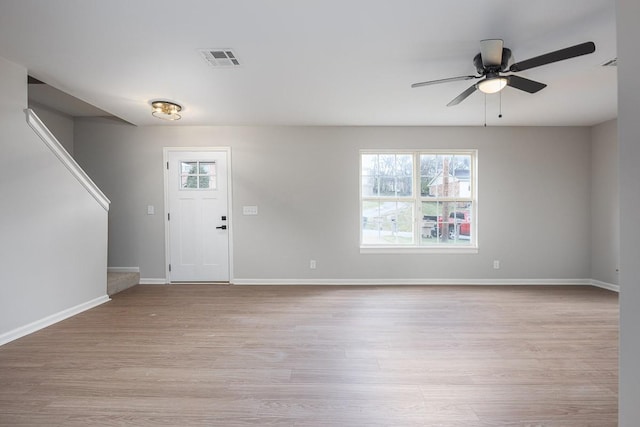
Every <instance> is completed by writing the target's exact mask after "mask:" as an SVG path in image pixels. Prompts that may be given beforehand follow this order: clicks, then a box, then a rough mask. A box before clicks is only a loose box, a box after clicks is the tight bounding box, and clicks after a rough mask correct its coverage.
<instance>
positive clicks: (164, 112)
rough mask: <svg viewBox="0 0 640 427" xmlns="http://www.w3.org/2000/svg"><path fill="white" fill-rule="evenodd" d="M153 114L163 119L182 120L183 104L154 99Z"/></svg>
mask: <svg viewBox="0 0 640 427" xmlns="http://www.w3.org/2000/svg"><path fill="white" fill-rule="evenodd" d="M151 108H152V111H151V114H152V115H153V117H157V118H159V119H162V120H180V118H181V117H182V116H181V115H180V114H179V113H180V111H182V106H181V105H178V104H176V103H175V102H171V101H153V102H152V103H151Z"/></svg>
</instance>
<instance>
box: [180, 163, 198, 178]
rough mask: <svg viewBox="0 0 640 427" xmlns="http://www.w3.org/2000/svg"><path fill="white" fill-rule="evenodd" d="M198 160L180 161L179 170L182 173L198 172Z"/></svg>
mask: <svg viewBox="0 0 640 427" xmlns="http://www.w3.org/2000/svg"><path fill="white" fill-rule="evenodd" d="M197 165H198V162H180V171H181V172H182V173H181V174H182V175H187V174H194V175H195V174H196V173H198V166H197Z"/></svg>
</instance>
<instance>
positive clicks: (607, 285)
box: [591, 279, 620, 292]
mask: <svg viewBox="0 0 640 427" xmlns="http://www.w3.org/2000/svg"><path fill="white" fill-rule="evenodd" d="M591 286H595V287H597V288H602V289H607V290H609V291H614V292H620V285H614V284H613V283H607V282H601V281H600V280H593V279H592V280H591Z"/></svg>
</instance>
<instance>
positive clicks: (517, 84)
mask: <svg viewBox="0 0 640 427" xmlns="http://www.w3.org/2000/svg"><path fill="white" fill-rule="evenodd" d="M507 86H511V87H514V88H516V89H520V90H523V91H525V92H529V93H536V92H538V91H540V90H542V89H544V88H545V87H547V85H546V84H544V83H540V82H536V81H534V80H529V79H525V78H524V77H520V76H507Z"/></svg>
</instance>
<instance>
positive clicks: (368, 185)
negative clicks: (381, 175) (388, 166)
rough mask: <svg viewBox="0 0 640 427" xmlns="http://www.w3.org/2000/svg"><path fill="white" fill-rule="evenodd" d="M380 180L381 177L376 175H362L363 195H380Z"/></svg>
mask: <svg viewBox="0 0 640 427" xmlns="http://www.w3.org/2000/svg"><path fill="white" fill-rule="evenodd" d="M379 186H380V182H379V179H378V178H376V177H374V176H363V177H362V197H372V196H378V195H379V193H378V190H379Z"/></svg>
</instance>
